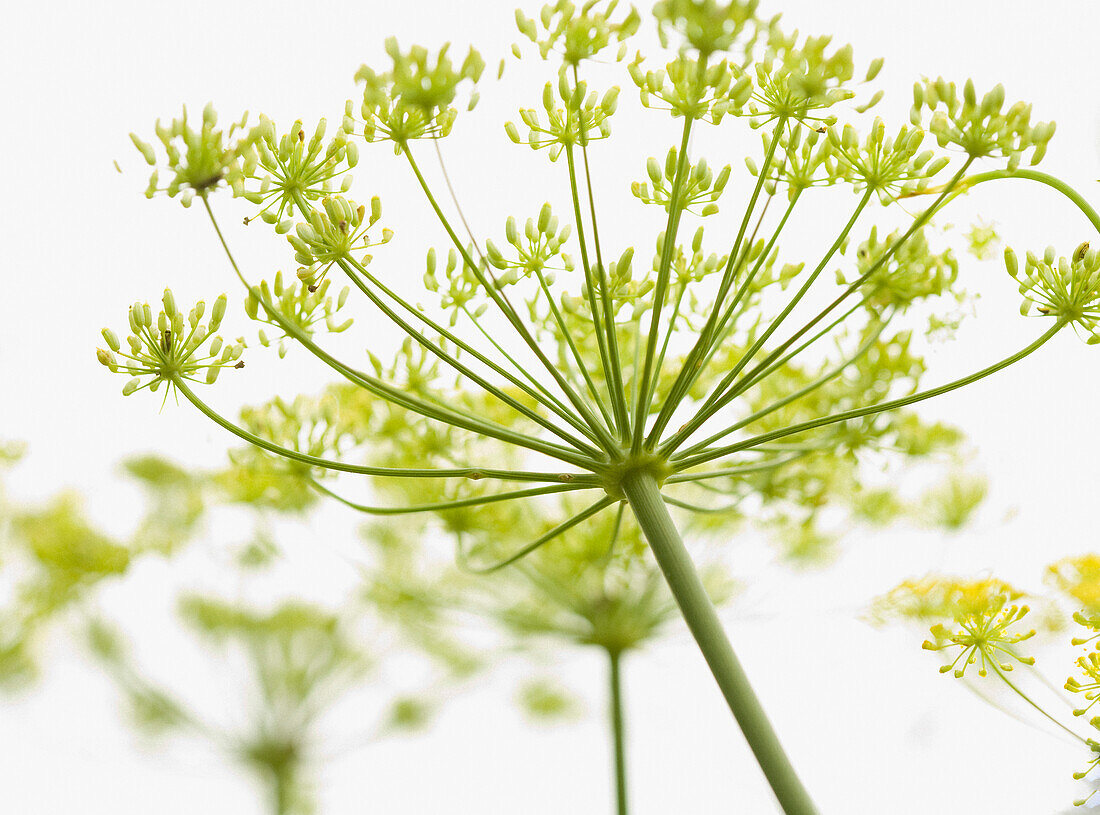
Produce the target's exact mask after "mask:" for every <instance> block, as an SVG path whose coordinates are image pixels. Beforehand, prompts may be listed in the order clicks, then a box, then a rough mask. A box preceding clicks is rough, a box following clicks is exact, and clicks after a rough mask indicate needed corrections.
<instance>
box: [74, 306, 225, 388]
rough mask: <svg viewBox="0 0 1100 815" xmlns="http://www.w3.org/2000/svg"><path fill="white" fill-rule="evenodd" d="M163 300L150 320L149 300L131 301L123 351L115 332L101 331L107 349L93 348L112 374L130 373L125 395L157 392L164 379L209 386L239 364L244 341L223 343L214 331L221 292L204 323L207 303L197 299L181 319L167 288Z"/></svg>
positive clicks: (222, 312)
mask: <svg viewBox="0 0 1100 815" xmlns="http://www.w3.org/2000/svg"><path fill="white" fill-rule="evenodd" d="M162 302H163V304H164V307H163V309H162V310H161V312H160V314H158V315H157V318H156V319H155V320H154V319H153V311H152V309H150V307H149V304H148V303H134V305H132V306H131V307H130V330H131V332H133V333H131V334H130V336H128V337H127V338H126V344H127V350H126V351H123V350H122V343H120V342H119V340H118V336H117V335H116V334H115V332H114V331H112V330H111V329H109V328H105V329H103V339H104V340H105V341H106V342H107V348H106V349H104V348H100V349H98V350H97V351H96V356H97V357H98V359H99V361H100V362H101V363H102V364H103V365H105V366H107V368H108V369H109V370H110V371H111V372H112V373H124V374H130V376H132V377H133V378H132V379H131V380H130V381H129V382H127V383H126V385H125V387H123V389H122V393H123V394H125V395H126V396H129V395H130V394H131V393H135V392H137V391H139V390H144V389H145V388H149V390H151V391H156V390H157V388H159V387H160V385H161V383H162V382H167V383H168V386H169V388H171V387H173V386H174V385H176V384H177V383H179V382H181V381H182V380H188V381H191V382H198V381H204V382H206V383H207V384H212V383H213V382H214V381H215V380H216V379H217V378H218V374H219V373H221V370H222V369H223V368H243V367H244V362H241V361H240V358H241V354H242V353H243V351H244V340H243V339H238V340H237V342H236V343H233V344H227V343H224V342H223V341H222V338H221V337H219V336H216V335H215V333H214V332H216V331H217V330H218V328H219V326H220V325H221V322H222V318H223V317H224V316H225V307H226V297H225V295H224V294H223V295H221V296H220V297H218V299H217V300H215V301H214V306H213V308H211V309H210V317H209V319H208V320H207V322H206V324H205V325H204V324H203V323H202V318H203V315H204V314H205V313H206V304H205V303H204V302H203V301H202V300H200V301H199V302H198V303H196V304H195V307H194V308H192V309H191V311H190V312H189V313H188V314H187V317H186V318H185V317H184V315H183V312H182V311H180V310H179V309H178V308H177V307H176V299H175V297H174V296H173V295H172V292H171V290H169V289H165V291H164V297H163V300H162ZM203 371H205V374H204V375H203V377H202V379H201V380H200V379H199V378H198V375H199V374H200V373H202V372H203ZM165 398H167V392H166V393H165Z"/></svg>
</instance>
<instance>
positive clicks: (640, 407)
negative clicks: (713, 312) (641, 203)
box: [631, 57, 706, 454]
mask: <svg viewBox="0 0 1100 815" xmlns="http://www.w3.org/2000/svg"><path fill="white" fill-rule="evenodd" d="M699 60H700V61H699V70H700V74H702V73H703V72H704V71H705V66H706V63H705V61H704V58H703V57H700V58H699ZM694 121H695V120H694V119H693V118H692V117H691V116H684V130H683V135H682V136H681V137H680V153H679V155H678V156H677V161H676V175H675V176H674V178H673V181H672V190H671V192H670V194H669V201H668V223H667V224H666V226H665V232H664V242H663V244H662V246H661V262H660V265H659V266H658V267H657V282H656V284H655V285H654V288H653V307H652V314H651V315H650V321H649V332H648V333H647V334H646V345H645V362H644V363H642V370H641V376H640V377H639V376H638V374H639V372H638V371H637V370H636V371H635V372H634V375H635V377H637V378H638V383H639V384H638V390H637V392H636V396H637V402H635V407H634V426H633V427H632V428H631V434H632V438H631V452H632V453H634V454H637V453H639V452H641V449H642V442H643V439H644V437H645V419H646V415H647V414H648V412H649V405H650V402H651V400H652V397H653V393H652V390H651V380H653V381H656V380H657V379H659V376H658V373H659V372H654V370H653V361H654V357H655V356H656V353H657V342H658V340H659V339H660V327H661V308H662V307H663V306H664V302H665V295H666V292H667V291H668V283H669V277H670V269H671V266H672V258H673V255H674V254H675V248H676V230H677V228H678V227H679V225H680V216H681V215H682V214H683V210H682V205H681V202H680V192H681V190H682V189H683V185H684V179H685V177H686V175H687V167H688V144H689V143H690V141H691V125H692V123H693V122H694ZM639 322H641V317H639ZM638 333H639V336H640V334H641V330H640V326H639V330H638Z"/></svg>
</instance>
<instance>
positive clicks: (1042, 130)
mask: <svg viewBox="0 0 1100 815" xmlns="http://www.w3.org/2000/svg"><path fill="white" fill-rule="evenodd" d="M1004 104H1005V89H1004V88H1003V87H1002V86H1001V85H997V86H996V87H994V88H993V90H991V91H989V92H988V93H986V94H985V96H983V97H982V98H981V100H979V99H978V95H977V92H976V91H975V90H974V83H973V81H971V80H969V79H968V80H967V81H966V84H965V85H964V86H963V92H962V95H961V96H960V95H959V92H958V90H957V89H956V87H955V83H954V82H947V81H946V80H945V79H943V77H940V78H939V79H936V80H931V79H925V80H924V81H923V82H918V83H916V84H915V85H914V86H913V109H912V112H911V113H910V117H909V118H910V120H911V121H912V123H913V124H914V125H916V126H917V127H926V129H927V130H928V131H929V132H930V133H932V135H933V136H935V137H936V141H937V142H939V145H940V147H946V146H948V145H949V144H950V145H954V146H956V147H958V148H960V149H962V150H963V151H964V152H965V153H966V154H967V155H968V156H969V157H970V158H972V159H975V158H1000V159H1007V161H1008V168H1009V169H1015V168H1016V167H1018V166H1019V164H1020V160H1021V159H1022V158H1023V155H1024V153H1026V152H1027V151H1028V150H1030V151H1031V164H1033V165H1035V164H1038V163H1039V162H1040V161H1042V160H1043V156H1044V155H1046V151H1047V144H1048V142H1050V139H1051V137H1052V136H1053V135H1054V122H1038V123H1036V124H1032V123H1031V105H1028V104H1025V103H1023V102H1017V103H1015V104H1014V105H1012V106H1011V107H1009V108H1008V109H1007V110H1004ZM925 109H927V110H928V112H929V113H931V114H932V115H931V119H930V120H929V121H928V122H927V124H926V123H925V121H924V111H925Z"/></svg>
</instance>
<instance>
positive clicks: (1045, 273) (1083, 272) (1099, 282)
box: [1005, 243, 1100, 345]
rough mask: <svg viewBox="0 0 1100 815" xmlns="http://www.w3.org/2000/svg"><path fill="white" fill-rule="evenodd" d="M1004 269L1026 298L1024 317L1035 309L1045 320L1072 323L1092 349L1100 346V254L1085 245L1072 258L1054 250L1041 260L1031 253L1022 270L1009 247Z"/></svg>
mask: <svg viewBox="0 0 1100 815" xmlns="http://www.w3.org/2000/svg"><path fill="white" fill-rule="evenodd" d="M1005 266H1006V267H1007V268H1008V273H1009V274H1010V275H1011V276H1012V278H1013V279H1014V280H1015V281H1016V282H1017V283H1019V284H1020V294H1022V295H1023V296H1024V301H1023V303H1022V304H1021V306H1020V313H1021V314H1025V315H1026V314H1027V313H1028V312H1030V311H1031V309H1032V307H1034V308H1035V310H1036V311H1037V312H1038V313H1039V314H1041V315H1043V316H1046V317H1055V318H1057V319H1058V320H1059V321H1061V322H1063V323H1073V326H1074V328H1075V329H1077V332H1078V334H1080V335H1083V337H1084V338H1085V341H1086V342H1088V343H1089V344H1090V345H1094V344H1096V343H1098V342H1100V322H1098V321H1100V252H1098V251H1097V250H1095V249H1090V248H1089V245H1088V243H1082V244H1081V245H1080V246H1078V247H1077V249H1076V250H1075V251H1074V253H1073V256H1072V257H1070V258H1066V257H1057V253H1056V252H1055V250H1054V247H1053V246H1051V247H1047V250H1046V252H1044V253H1043V255H1042V257H1040V256H1038V255H1036V254H1034V253H1032V252H1028V253H1027V260H1026V262H1025V264H1024V268H1023V269H1022V270H1021V269H1020V262H1019V260H1018V259H1017V257H1016V253H1015V252H1014V251H1012V249H1011V247H1009V248H1006V249H1005Z"/></svg>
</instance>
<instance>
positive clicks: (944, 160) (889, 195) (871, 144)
mask: <svg viewBox="0 0 1100 815" xmlns="http://www.w3.org/2000/svg"><path fill="white" fill-rule="evenodd" d="M829 140H830V141H831V142H832V143H833V146H834V148H835V149H836V156H837V158H838V159H839V161H838V169H839V170H840V174H841V177H843V178H844V179H845V180H847V181H849V182H851V183H852V185H853V188H854V190H855V191H856V192H862V191H864V190H873V191H874V192H875V193H877V194H878V196H879V200H880V201H881V202H882V203H883V205H886V204H890V203H893V201H895V200H896V199H897V198H903V197H905V196H908V195H915V194H917V193H920V192H922V191H923V190H924V189H925V188H926V187H927V186H928V184H929V182H930V181H931V179H932V178H933V177H934V176H935V175H936V174H937V173H939V172H940V170H942V169H943V168H944V167H946V166H947V164H948V162H949V161H950V159H949V158H948V157H947V156H940V157H939V158H935V157H934V156H935V154H934V153H933V152H932V151H931V150H924V151H922V152H917V151H918V150H920V145H921V142H922V141H923V140H924V132H923V131H921V130H917V129H912V130H910V129H909V128H908V127H906V126H905V125H902V127H901V128H900V129H899V130H898V132H897V135H896V136H887V135H886V123H885V122H883V121H882V119H878V118H876V119H875V122H874V124H873V125H872V126H871V132H870V133H869V134H868V135H867V138H866V139H865V140H864V141H863V142H862V143H860V141H859V136H858V135H857V134H856V130H855V128H854V127H852V126H851V125H845V126H844V129H843V130H842V131H841V132H840V133H839V134H838V133H837V132H836V130H835V129H830V131H829Z"/></svg>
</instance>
